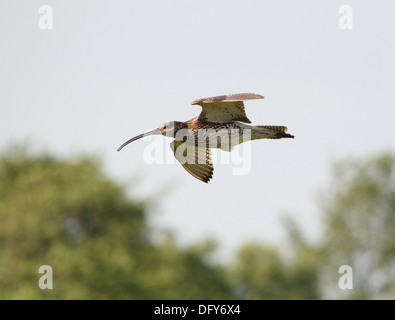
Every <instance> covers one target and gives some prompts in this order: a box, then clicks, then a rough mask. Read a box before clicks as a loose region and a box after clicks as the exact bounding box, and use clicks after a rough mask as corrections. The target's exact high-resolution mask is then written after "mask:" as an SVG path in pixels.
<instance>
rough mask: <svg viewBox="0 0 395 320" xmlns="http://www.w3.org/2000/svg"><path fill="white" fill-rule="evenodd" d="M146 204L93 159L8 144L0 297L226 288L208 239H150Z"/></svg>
mask: <svg viewBox="0 0 395 320" xmlns="http://www.w3.org/2000/svg"><path fill="white" fill-rule="evenodd" d="M146 209H147V204H146V203H144V202H137V201H131V200H130V199H128V198H127V197H126V196H125V195H124V190H123V188H122V187H121V186H119V185H117V184H115V183H114V182H113V181H110V180H109V179H108V178H107V177H105V175H104V174H103V172H102V171H101V169H100V163H99V162H98V161H97V160H95V159H92V158H87V157H81V158H75V159H72V160H59V159H55V158H54V157H51V156H49V155H45V154H44V155H39V156H33V155H31V154H29V153H28V152H27V151H26V150H24V149H23V148H22V149H21V148H19V149H18V148H16V149H14V150H10V151H7V152H6V153H5V154H4V155H3V156H1V157H0V220H1V224H0V250H1V263H0V288H1V290H0V298H1V299H214V298H217V299H225V298H228V297H229V294H230V287H229V285H228V283H227V280H226V277H225V273H224V271H223V269H222V267H219V266H217V265H214V264H213V263H212V262H210V261H211V260H210V259H209V258H208V257H209V255H210V250H211V249H210V247H209V246H208V247H205V248H204V246H203V247H202V248H200V249H199V250H197V249H196V248H186V249H180V248H178V247H177V246H176V245H175V243H174V241H172V238H171V237H168V238H167V239H166V240H164V241H162V242H160V243H157V242H154V241H152V240H151V239H152V237H151V230H150V228H149V227H148V225H147V220H146ZM41 265H50V266H51V267H52V268H53V280H54V281H53V290H41V289H40V288H39V286H38V280H39V278H40V277H41V276H42V275H41V274H39V273H38V269H39V267H40V266H41Z"/></svg>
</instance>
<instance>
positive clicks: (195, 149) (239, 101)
mask: <svg viewBox="0 0 395 320" xmlns="http://www.w3.org/2000/svg"><path fill="white" fill-rule="evenodd" d="M254 99H263V96H261V95H258V94H254V93H239V94H231V95H222V96H216V97H210V98H203V99H198V100H195V101H193V102H192V105H199V106H201V107H202V112H201V113H200V115H199V116H198V117H196V118H193V119H191V120H188V121H185V122H179V121H172V122H168V123H165V124H163V125H162V126H161V127H160V128H158V129H155V130H152V131H150V132H147V133H145V134H141V135H138V136H136V137H134V138H132V139H130V140H128V141H126V142H125V143H124V144H122V145H121V146H120V147H119V148H118V151H120V150H121V149H122V148H123V147H124V146H126V145H127V144H129V143H130V142H133V141H135V140H137V139H140V138H142V137H144V136H147V135H154V134H161V135H164V136H169V137H172V138H173V139H174V141H173V142H171V144H170V147H171V149H172V150H173V152H174V156H175V158H176V159H177V160H178V161H179V162H180V163H181V164H182V166H183V167H184V169H185V170H186V171H188V172H189V173H190V174H191V175H192V176H194V177H195V178H197V179H199V180H201V181H203V182H206V183H207V182H208V181H210V179H211V178H212V176H213V173H214V167H213V163H212V160H211V148H221V149H223V150H226V151H230V150H231V148H232V147H233V146H227V145H226V146H224V145H223V141H224V140H223V138H224V137H228V136H229V137H230V135H231V134H236V136H238V137H241V136H243V137H244V135H243V133H249V135H247V137H248V139H247V140H243V139H240V140H239V142H237V144H240V143H243V142H245V141H249V140H256V139H281V138H294V136H293V135H290V134H288V133H286V132H287V127H285V126H272V125H268V126H257V125H253V124H251V121H250V120H249V119H248V117H247V114H246V112H245V109H244V102H243V101H245V100H254ZM235 132H236V133H235ZM208 141H210V143H209V142H208ZM225 141H226V139H225ZM229 141H230V140H229Z"/></svg>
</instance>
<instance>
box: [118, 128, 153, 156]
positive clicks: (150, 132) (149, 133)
mask: <svg viewBox="0 0 395 320" xmlns="http://www.w3.org/2000/svg"><path fill="white" fill-rule="evenodd" d="M154 134H161V132H160V130H159V128H157V129H155V130H152V131H148V132H146V133H142V134H139V135H138V136H136V137H134V138H132V139H129V140H128V141H126V142H125V143H123V144H122V145H121V146H120V147H119V148H118V149H117V151H118V152H119V151H121V149H122V148H123V147H125V146H127V145H128V144H129V143H131V142H133V141H136V140H138V139H141V138H144V137H147V136H152V135H154Z"/></svg>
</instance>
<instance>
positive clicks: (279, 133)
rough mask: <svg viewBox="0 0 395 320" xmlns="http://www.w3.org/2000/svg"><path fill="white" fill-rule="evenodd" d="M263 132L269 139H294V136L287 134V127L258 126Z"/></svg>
mask: <svg viewBox="0 0 395 320" xmlns="http://www.w3.org/2000/svg"><path fill="white" fill-rule="evenodd" d="M256 127H258V128H260V129H261V130H262V132H264V133H268V134H269V135H273V136H269V137H267V138H268V139H281V138H294V136H293V135H291V134H289V133H287V131H288V128H287V127H285V126H256Z"/></svg>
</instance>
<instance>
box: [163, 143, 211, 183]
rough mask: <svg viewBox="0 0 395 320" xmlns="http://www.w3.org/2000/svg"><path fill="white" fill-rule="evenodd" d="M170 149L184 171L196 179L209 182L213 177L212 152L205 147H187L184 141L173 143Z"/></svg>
mask: <svg viewBox="0 0 395 320" xmlns="http://www.w3.org/2000/svg"><path fill="white" fill-rule="evenodd" d="M170 147H171V149H172V150H173V152H174V156H175V158H176V159H177V160H178V161H179V162H180V163H181V164H182V166H183V167H184V169H185V170H186V171H188V172H189V173H190V174H191V175H193V176H194V177H195V178H197V179H199V180H200V181H203V182H206V183H207V182H209V181H210V179H211V178H212V177H213V173H214V167H213V163H212V161H211V150H210V149H209V148H206V147H205V146H193V145H187V144H186V143H184V142H182V141H176V140H175V141H173V142H172V143H170Z"/></svg>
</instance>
